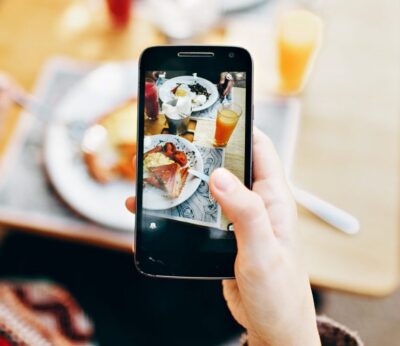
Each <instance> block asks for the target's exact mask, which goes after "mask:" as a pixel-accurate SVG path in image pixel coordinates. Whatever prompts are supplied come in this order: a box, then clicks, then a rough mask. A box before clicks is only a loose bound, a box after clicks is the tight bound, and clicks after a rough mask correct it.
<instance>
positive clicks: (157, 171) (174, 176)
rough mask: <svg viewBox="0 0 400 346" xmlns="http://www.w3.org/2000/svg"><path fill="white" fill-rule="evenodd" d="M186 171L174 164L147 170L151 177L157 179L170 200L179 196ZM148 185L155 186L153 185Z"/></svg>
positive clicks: (186, 169) (186, 168) (186, 174)
mask: <svg viewBox="0 0 400 346" xmlns="http://www.w3.org/2000/svg"><path fill="white" fill-rule="evenodd" d="M188 170H189V169H188V167H185V168H181V166H180V165H179V164H177V163H175V162H174V163H170V164H168V165H162V166H157V167H150V168H149V171H150V173H151V175H152V176H153V177H154V178H156V179H157V181H158V182H159V183H160V185H161V187H162V189H163V190H164V191H165V192H166V193H167V195H168V197H170V198H176V197H178V196H179V195H180V193H181V191H182V189H183V186H184V185H185V182H186V178H187V176H188V174H189V172H188ZM149 183H150V184H151V185H153V186H155V184H152V183H151V182H149Z"/></svg>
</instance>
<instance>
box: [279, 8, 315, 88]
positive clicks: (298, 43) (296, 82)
mask: <svg viewBox="0 0 400 346" xmlns="http://www.w3.org/2000/svg"><path fill="white" fill-rule="evenodd" d="M321 40H322V20H321V19H320V18H319V17H318V16H317V15H315V14H314V13H312V12H310V11H307V10H303V9H295V10H290V11H288V12H285V13H284V14H283V15H282V16H281V17H280V19H279V21H278V33H277V53H278V68H279V75H280V87H279V91H280V92H281V93H283V94H295V93H298V92H299V91H301V90H302V88H303V86H304V84H305V81H306V79H307V76H308V74H309V71H310V66H311V64H312V62H313V60H314V58H315V56H316V53H317V51H318V49H319V47H320V45H321Z"/></svg>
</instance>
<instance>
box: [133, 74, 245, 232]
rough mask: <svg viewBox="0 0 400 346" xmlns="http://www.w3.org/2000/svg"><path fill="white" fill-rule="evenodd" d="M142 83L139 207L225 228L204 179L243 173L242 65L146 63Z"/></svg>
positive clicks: (224, 222) (226, 222)
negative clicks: (178, 67)
mask: <svg viewBox="0 0 400 346" xmlns="http://www.w3.org/2000/svg"><path fill="white" fill-rule="evenodd" d="M144 90H145V92H144V94H145V95H144V114H143V115H141V116H144V140H143V147H144V155H143V208H144V211H145V215H149V216H151V215H153V216H161V217H165V218H169V219H174V220H178V221H184V222H190V223H194V224H197V225H204V226H210V227H215V228H219V229H222V230H228V229H230V226H229V224H230V222H229V220H228V219H227V218H226V217H225V215H224V214H223V213H222V211H221V208H220V207H219V206H218V204H217V203H216V201H215V200H214V199H213V198H212V196H211V194H210V191H209V187H208V180H209V177H210V175H211V173H212V172H213V170H215V169H217V168H219V167H225V168H227V169H229V170H230V171H231V172H233V173H234V174H235V175H236V176H238V178H239V179H240V180H241V181H243V180H244V167H245V153H244V151H243V148H244V144H245V116H244V114H245V111H246V109H245V107H246V105H245V102H246V73H244V72H236V71H146V79H145V86H144Z"/></svg>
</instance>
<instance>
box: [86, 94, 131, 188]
mask: <svg viewBox="0 0 400 346" xmlns="http://www.w3.org/2000/svg"><path fill="white" fill-rule="evenodd" d="M134 103H136V100H135V101H134ZM136 108H137V107H136V106H135V105H134V104H132V101H129V102H127V103H125V104H123V105H122V106H120V107H118V108H117V109H115V110H114V111H112V112H110V113H109V114H106V115H104V116H101V117H100V118H98V119H97V120H96V121H95V122H94V123H93V124H92V125H91V126H90V127H89V128H88V129H87V130H86V131H85V134H84V136H83V140H82V153H83V160H84V163H85V166H86V169H87V171H88V173H89V174H90V176H91V177H92V178H93V179H94V180H96V181H97V182H99V183H103V184H104V183H109V182H112V181H116V180H128V181H134V180H135V170H134V166H133V158H134V156H135V155H136Z"/></svg>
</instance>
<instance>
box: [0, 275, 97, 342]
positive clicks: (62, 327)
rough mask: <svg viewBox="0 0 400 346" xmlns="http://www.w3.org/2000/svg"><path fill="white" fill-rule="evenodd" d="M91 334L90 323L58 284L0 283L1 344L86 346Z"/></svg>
mask: <svg viewBox="0 0 400 346" xmlns="http://www.w3.org/2000/svg"><path fill="white" fill-rule="evenodd" d="M92 336H93V326H92V323H91V322H90V320H89V319H88V317H87V316H86V315H85V314H84V313H83V311H82V310H81V308H80V307H79V306H78V304H77V303H76V301H75V300H74V299H73V298H72V297H71V295H70V294H69V293H68V292H67V291H66V290H64V289H63V288H61V287H60V286H57V285H54V284H51V283H47V282H34V283H32V282H30V283H21V282H0V346H25V345H27V346H28V345H29V346H47V345H48V346H89V345H92V343H91V339H92Z"/></svg>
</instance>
